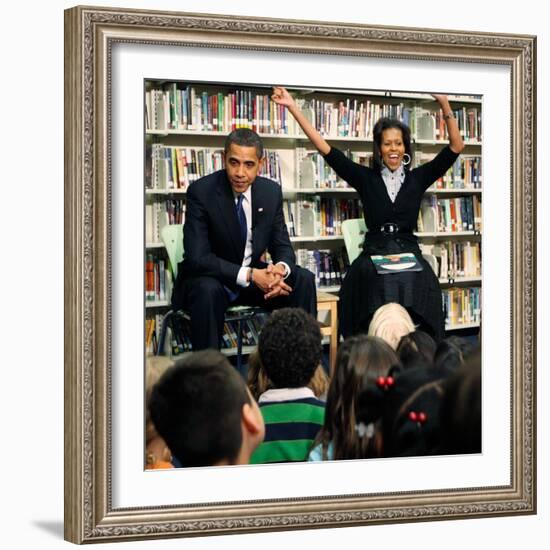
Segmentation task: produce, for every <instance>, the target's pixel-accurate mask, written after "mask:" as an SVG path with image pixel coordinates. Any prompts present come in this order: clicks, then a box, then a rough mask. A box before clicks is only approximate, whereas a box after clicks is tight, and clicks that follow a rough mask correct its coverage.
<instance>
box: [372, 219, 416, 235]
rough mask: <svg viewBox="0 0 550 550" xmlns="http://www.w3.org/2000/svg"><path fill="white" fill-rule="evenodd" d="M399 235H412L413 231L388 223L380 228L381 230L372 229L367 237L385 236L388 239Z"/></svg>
mask: <svg viewBox="0 0 550 550" xmlns="http://www.w3.org/2000/svg"><path fill="white" fill-rule="evenodd" d="M397 234H401V235H405V234H409V235H412V231H411V230H410V229H404V228H401V227H399V225H397V224H396V223H393V222H386V223H383V224H382V225H381V226H380V229H372V230H369V232H368V233H367V235H384V236H386V237H393V236H395V235H397Z"/></svg>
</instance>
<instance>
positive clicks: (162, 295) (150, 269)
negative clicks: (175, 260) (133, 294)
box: [145, 254, 172, 302]
mask: <svg viewBox="0 0 550 550" xmlns="http://www.w3.org/2000/svg"><path fill="white" fill-rule="evenodd" d="M171 295H172V281H171V277H170V272H169V270H168V269H167V266H166V262H165V260H164V258H160V257H155V256H154V255H153V254H147V256H146V259H145V299H146V301H148V302H153V301H165V300H169V299H170V296H171Z"/></svg>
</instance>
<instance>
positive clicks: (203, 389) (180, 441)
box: [149, 350, 251, 466]
mask: <svg viewBox="0 0 550 550" xmlns="http://www.w3.org/2000/svg"><path fill="white" fill-rule="evenodd" d="M250 402H251V401H250V396H249V394H248V391H247V389H246V385H245V383H244V380H243V379H242V377H241V376H240V375H239V374H238V373H237V371H236V370H235V369H234V368H233V367H232V366H231V364H230V363H229V361H228V360H227V358H226V357H225V356H224V355H222V354H221V353H220V352H219V351H215V350H205V351H197V352H195V353H193V354H192V355H190V356H188V357H186V358H184V359H182V360H181V361H178V362H177V363H176V365H174V366H173V367H171V368H170V369H168V370H167V371H166V372H165V373H164V375H163V376H162V377H161V379H160V380H159V381H158V383H157V384H156V385H155V387H154V389H153V393H152V395H151V401H150V405H149V406H150V411H151V418H152V420H153V423H154V424H155V427H156V429H157V431H158V433H159V434H160V436H161V437H162V438H163V439H164V441H165V442H166V444H167V445H168V447H169V449H170V450H171V451H172V454H173V455H174V456H175V457H176V458H177V459H178V461H179V462H180V463H181V464H182V465H183V466H210V465H213V464H216V463H218V462H221V461H225V460H227V461H228V462H229V463H230V464H231V463H233V462H234V460H235V459H236V458H237V456H238V454H239V450H240V448H241V444H242V431H241V413H242V407H243V405H244V404H245V403H250Z"/></svg>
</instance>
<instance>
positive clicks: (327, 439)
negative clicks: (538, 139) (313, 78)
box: [144, 80, 483, 469]
mask: <svg viewBox="0 0 550 550" xmlns="http://www.w3.org/2000/svg"><path fill="white" fill-rule="evenodd" d="M303 88H304V86H296V87H294V89H293V88H292V87H291V86H288V89H287V88H285V87H283V86H273V87H271V88H266V87H265V86H263V87H262V86H258V85H256V86H253V85H250V84H248V85H247V84H243V83H240V84H237V83H216V82H182V81H175V82H166V81H149V80H148V81H146V82H145V90H146V92H145V98H144V99H145V102H144V110H145V162H146V169H145V181H144V189H145V227H146V231H145V308H146V320H145V353H146V359H145V365H146V366H145V369H146V374H145V380H146V390H145V395H146V400H147V403H146V409H147V422H146V427H145V431H146V435H145V442H146V449H145V464H146V468H147V469H159V468H166V467H173V466H176V467H183V466H212V465H216V464H220V463H223V464H242V463H245V464H246V463H250V464H266V463H289V462H304V461H317V460H333V459H336V460H338V459H340V460H343V459H362V458H387V457H392V456H394V457H403V456H435V455H440V454H465V453H481V451H482V449H481V350H480V347H481V346H480V343H481V342H480V332H481V330H480V321H481V286H482V285H481V274H482V270H481V263H482V262H481V257H482V254H481V233H482V213H481V198H482V182H483V180H482V156H481V151H482V129H481V121H482V108H481V107H482V98H481V96H473V95H472V96H463V95H459V96H454V95H452V94H428V93H420V92H400V91H397V90H390V91H384V92H382V91H380V90H343V89H336V88H332V89H325V88H322V87H317V88H313V87H311V86H308V90H307V91H306V92H304V91H303ZM293 93H294V95H295V96H296V97H295V98H294V97H293ZM451 102H452V105H451ZM326 140H328V141H326ZM328 142H330V143H332V145H329V143H328ZM241 154H245V155H246V158H245V157H241ZM247 162H250V163H251V170H250V171H249V173H248V174H247V173H246V172H245V171H246V169H247V168H246V163H247ZM233 167H235V168H234V169H233ZM266 179H267V180H270V182H266V181H264V180H266ZM256 181H257V182H258V183H257V184H256ZM190 185H194V186H196V187H195V188H194V189H196V190H197V196H192V195H191V191H189V187H190ZM265 185H270V186H271V187H272V188H273V190H274V192H275V194H272V195H271V196H272V198H271V199H270V200H269V202H267V201H268V198H264V197H262V196H261V194H262V189H261V188H260V186H265ZM199 186H204V191H202V189H199ZM248 190H250V191H248ZM188 191H189V197H190V198H191V197H192V198H191V200H190V202H189V205H188V203H187V200H186V199H187V196H188V195H187V193H188ZM201 191H202V193H201ZM264 194H265V191H264ZM239 196H241V197H243V198H242V199H241V201H242V203H243V204H244V205H247V208H248V213H249V214H248V216H247V215H246V211H245V209H244V208H243V215H244V218H243V222H244V223H243V226H244V228H243V233H244V234H245V235H246V232H249V233H248V235H246V237H243V238H241V234H240V232H239V227H240V226H239V223H240V222H239V217H238V206H237V207H236V202H238V197H239ZM267 197H269V195H268V196H267ZM388 199H389V200H388ZM195 201H197V202H195ZM231 201H232V202H231ZM270 203H271V204H270ZM264 204H265V207H264V206H263V205H264ZM363 204H365V205H368V208H367V207H365V208H364V207H363ZM188 206H189V211H187V207H188ZM378 209H380V213H378ZM268 214H269V216H270V217H269V218H268V217H267V216H268ZM274 215H275V216H278V218H275V217H274ZM262 218H263V219H262ZM277 219H278V221H277ZM260 220H261V225H260V223H258V222H260ZM264 220H265V221H264ZM247 222H248V223H247ZM367 227H368V230H367ZM184 235H185V238H184ZM272 235H276V236H277V238H278V239H279V240H281V243H279V242H278V241H277V242H275V241H274V240H273V239H274V238H273V236H272ZM279 235H281V236H279ZM247 239H248V241H249V243H247V242H246V241H247ZM185 243H187V244H185ZM247 246H249V250H248V252H247V250H246V247H247ZM411 259H412V262H411ZM284 260H286V262H288V263H286V262H285V263H284V264H283V262H284ZM215 264H221V265H222V266H223V267H221V268H218V266H217V265H215ZM288 264H291V265H292V267H291V268H290V267H289V266H288ZM350 264H353V267H351V265H350ZM277 265H284V266H285V267H288V268H289V275H288V276H285V277H284V279H283V281H284V285H286V286H284V287H282V289H281V291H280V292H281V294H283V295H281V294H273V295H271V287H265V286H264V283H263V281H262V277H263V276H264V273H265V274H266V275H267V273H268V272H267V270H268V269H275V268H276V266H277ZM304 268H305V269H306V270H307V271H308V272H310V273H311V275H310V274H309V273H308V272H307V271H306V272H304V274H305V276H306V277H308V278H309V285H310V291H309V295H310V298H309V299H307V300H306V301H305V302H304V299H303V298H299V299H297V300H296V301H293V300H290V298H291V297H292V296H293V294H295V293H297V292H304V291H303V290H302V288H303V284H302V283H299V284H296V283H295V282H294V281H293V279H294V277H291V275H294V274H293V272H298V273H299V272H301V270H302V269H304ZM241 269H242V272H243V274H244V276H243V277H242V278H241V277H240V271H241ZM180 270H181V273H182V274H183V275H182V274H180V275H179V276H178V273H180ZM282 275H284V272H283V273H282ZM216 283H218V286H219V288H216ZM235 284H236V286H235ZM281 286H282V285H281ZM195 287H197V288H198V290H195ZM289 289H290V290H289ZM287 292H288V294H287ZM326 305H328V306H329V307H331V308H333V311H332V313H331V314H330V315H328V319H326V320H325V319H324V317H325V315H324V314H325V313H326V312H327V309H324V306H326ZM293 308H298V309H299V310H300V311H296V310H293ZM277 310H284V311H279V312H278V313H277V316H274V317H273V318H272V319H270V317H269V313H271V312H274V311H277ZM317 310H320V318H319V319H317ZM304 312H305V314H306V315H304ZM217 316H219V318H218V317H217ZM264 325H265V326H266V328H267V332H264V331H263V328H264ZM324 334H326V336H323V335H324ZM339 346H340V347H341V348H342V349H341V351H340V354H339V355H338V353H337V350H338V347H339ZM205 349H211V350H213V349H215V350H221V352H222V354H223V355H225V356H226V359H225V360H224V359H222V357H221V356H219V355H218V356H217V358H215V356H211V357H210V358H208V359H206V358H205V359H202V360H201V364H203V362H206V363H210V362H212V361H214V362H220V363H224V364H226V365H228V366H229V365H230V364H231V363H232V366H233V367H234V368H235V369H236V370H237V371H238V373H239V374H240V375H241V377H242V379H243V381H244V382H245V384H246V385H247V386H248V390H249V391H250V397H251V398H253V399H254V400H256V401H257V402H258V403H259V407H260V411H261V413H262V419H263V421H264V425H265V429H264V430H263V432H265V433H264V434H263V436H264V437H263V441H262V442H260V443H259V446H257V448H255V449H254V450H253V452H252V453H251V454H250V453H245V455H244V456H243V455H242V454H239V453H237V452H236V450H233V451H232V453H233V455H234V456H228V455H227V451H222V450H220V451H219V455H216V453H214V452H213V449H214V447H215V445H217V443H218V441H219V439H220V435H221V434H220V432H225V431H226V430H227V429H228V427H227V426H226V425H225V423H224V421H223V419H224V418H225V416H226V414H227V413H226V412H224V410H223V409H222V410H220V411H219V413H218V414H219V417H218V418H217V419H216V418H212V417H210V414H209V415H208V416H207V417H199V418H197V419H194V420H193V421H191V418H193V416H192V415H191V414H190V411H189V410H187V407H189V409H191V410H197V409H201V410H202V409H206V410H208V411H211V410H214V409H213V405H212V404H210V401H208V400H209V399H212V400H213V403H215V402H219V401H220V398H221V396H215V395H214V394H213V391H212V385H211V384H210V383H209V382H208V378H205V380H204V390H203V391H204V395H202V393H200V391H199V390H196V391H197V394H196V397H192V396H188V397H184V396H186V395H187V393H186V392H187V391H191V390H190V389H189V388H191V387H193V388H194V387H195V386H194V385H193V384H192V383H191V382H189V384H190V385H189V386H187V385H185V384H184V382H183V381H182V386H181V392H182V393H181V394H180V393H177V392H176V393H174V394H173V395H170V396H169V395H168V394H159V392H157V394H155V399H154V403H153V405H154V407H153V409H154V410H155V411H156V420H155V417H154V416H153V418H152V419H151V418H150V415H151V412H150V411H149V401H150V400H151V395H152V393H153V385H154V384H155V383H156V382H158V380H159V378H160V377H161V375H163V373H164V371H165V370H167V369H168V368H169V367H171V366H172V364H173V363H175V362H178V364H181V365H184V364H187V363H189V364H190V365H193V364H194V361H195V360H198V359H195V358H193V357H191V354H192V352H193V351H199V350H205ZM211 355H212V354H211ZM196 357H198V356H196ZM467 359H468V361H467ZM466 362H467V363H468V367H467V368H465V370H464V372H462V369H460V370H458V367H459V366H461V365H464V364H465V363H466ZM230 368H231V367H230ZM171 372H173V371H171ZM183 372H185V371H184V369H183V367H182V373H183ZM451 374H454V375H455V376H454V377H450V375H451ZM170 376H171V374H167V375H166V380H168V379H169V377H170ZM205 376H206V375H205ZM174 383H175V382H174V381H172V382H167V384H168V386H169V387H172V385H173V384H174ZM195 383H196V384H199V381H195ZM449 385H450V388H451V389H449V388H448V386H449ZM222 388H223V385H222ZM452 388H454V389H452ZM159 391H160V390H159ZM241 391H242V390H241ZM453 392H455V393H453ZM224 393H225V392H224ZM193 395H195V394H193ZM201 396H202V397H201ZM449 399H453V400H457V401H453V402H452V403H451V402H448V404H447V405H446V407H447V408H448V416H440V408H441V407H442V406H443V405H444V404H445V403H447V400H449ZM171 400H173V403H172V401H171ZM241 401H242V400H241ZM207 403H209V405H207ZM161 406H164V407H166V409H165V411H164V412H163V411H161V410H159V407H161ZM236 406H238V407H239V408H240V407H242V406H243V403H242V402H238V404H237V405H236ZM173 407H176V408H177V407H181V409H180V410H178V411H176V410H174V409H173ZM296 407H299V409H300V410H297V409H296ZM294 411H295V412H294ZM441 414H443V415H445V413H441ZM176 418H178V420H176ZM184 418H186V419H189V422H190V423H191V422H196V423H197V424H198V425H199V426H200V428H199V431H200V432H202V431H203V430H204V431H205V432H206V433H208V434H209V439H205V440H204V441H201V446H200V449H196V446H197V445H198V443H195V442H196V441H197V440H198V439H199V437H200V435H198V434H197V435H193V434H194V431H193V430H192V428H191V427H190V426H189V427H184V423H183V421H182V419H184ZM172 419H173V420H172ZM237 420H239V423H237V424H235V426H236V427H239V426H240V416H239V417H237ZM175 423H176V424H178V425H179V426H180V427H179V428H176V426H174V424H175ZM155 424H159V426H160V431H161V433H162V432H164V433H166V437H165V438H164V439H165V440H166V439H167V438H168V439H171V438H173V439H172V441H173V443H172V444H171V445H166V444H163V443H164V442H163V443H161V440H162V439H163V438H162V437H161V436H160V435H159V434H158V433H157V431H156V430H154V425H155ZM210 425H212V427H210V428H208V429H206V426H210ZM453 430H454V431H453ZM168 432H170V433H168ZM243 433H248V432H246V431H244V432H243ZM254 435H255V432H254ZM260 436H261V434H260ZM260 436H259V437H256V438H255V440H254V443H257V441H258V440H260ZM239 437H240V436H239ZM180 439H186V440H187V441H185V442H184V441H179V440H180ZM176 446H177V447H178V448H179V447H181V449H179V453H176V452H175V448H176ZM233 447H235V449H239V448H240V446H239V444H238V441H236V442H235V443H234V445H233V446H232V447H231V448H232V449H233ZM192 453H193V456H194V453H197V458H196V459H190V458H189V459H188V458H187V457H186V455H188V456H191V454H192ZM202 457H204V458H202ZM166 458H169V460H166Z"/></svg>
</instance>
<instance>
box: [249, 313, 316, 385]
mask: <svg viewBox="0 0 550 550" xmlns="http://www.w3.org/2000/svg"><path fill="white" fill-rule="evenodd" d="M258 352H259V354H260V359H261V361H262V365H263V367H264V369H265V372H266V374H267V376H268V377H269V379H270V380H271V382H272V383H273V385H274V386H275V387H276V388H300V387H303V386H305V385H307V384H308V382H309V381H310V380H311V377H312V376H313V373H314V372H315V369H316V368H317V366H318V365H319V364H320V362H321V354H322V345H321V330H320V328H319V323H318V322H317V319H315V318H314V317H312V316H311V315H310V314H309V313H306V312H305V311H304V310H303V309H300V308H282V309H279V310H276V311H274V312H273V313H272V314H271V315H270V317H269V318H268V320H267V321H266V323H265V325H264V326H263V328H262V332H261V333H260V337H259V342H258Z"/></svg>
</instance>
